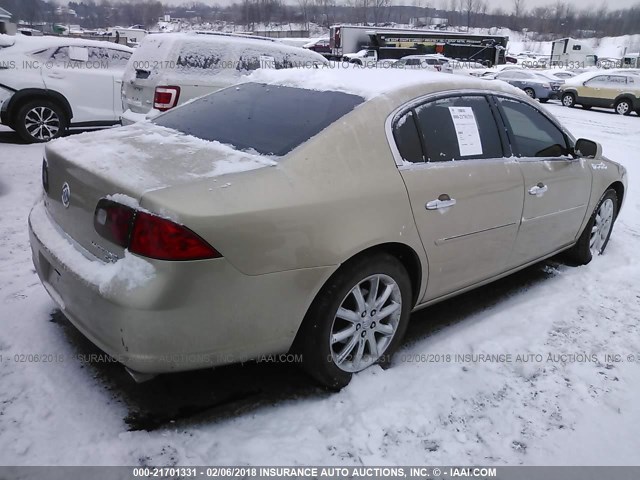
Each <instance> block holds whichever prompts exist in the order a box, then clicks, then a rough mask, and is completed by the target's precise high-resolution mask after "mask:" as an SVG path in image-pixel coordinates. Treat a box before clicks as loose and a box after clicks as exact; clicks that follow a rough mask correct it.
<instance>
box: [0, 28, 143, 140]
mask: <svg viewBox="0 0 640 480" xmlns="http://www.w3.org/2000/svg"><path fill="white" fill-rule="evenodd" d="M8 38H10V41H5V42H2V43H0V105H1V106H0V120H1V121H2V123H3V124H5V125H7V126H9V127H11V128H12V129H13V130H15V131H16V132H17V133H18V134H19V135H20V137H22V139H24V140H25V141H26V142H29V143H36V142H46V141H48V140H51V139H53V138H56V137H59V136H60V135H62V134H64V133H65V132H66V131H67V130H68V129H71V128H97V127H105V126H109V125H115V124H117V123H119V121H120V115H121V113H122V102H121V100H120V90H121V84H122V75H123V74H124V70H125V66H126V64H127V62H128V60H129V58H130V57H131V55H132V53H133V49H131V48H129V47H126V46H124V45H117V44H113V43H108V42H100V41H91V40H80V39H72V38H65V37H48V36H44V37H25V36H21V35H17V36H16V37H7V36H5V40H6V39H8Z"/></svg>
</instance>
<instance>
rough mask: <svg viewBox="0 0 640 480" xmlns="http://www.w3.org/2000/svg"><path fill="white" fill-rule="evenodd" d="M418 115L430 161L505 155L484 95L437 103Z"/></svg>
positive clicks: (444, 100)
mask: <svg viewBox="0 0 640 480" xmlns="http://www.w3.org/2000/svg"><path fill="white" fill-rule="evenodd" d="M415 112H416V119H417V121H418V127H419V130H420V132H421V134H422V140H423V144H424V147H425V150H426V152H425V153H426V157H427V161H428V162H446V161H450V160H466V159H478V158H500V157H502V156H503V152H502V144H501V142H500V134H499V133H498V127H497V126H496V122H495V119H494V117H493V112H492V111H491V107H490V106H489V102H488V101H487V99H486V98H485V97H484V96H464V97H449V98H444V99H441V100H435V101H432V102H429V103H426V104H424V105H421V106H419V107H417V108H416V109H415Z"/></svg>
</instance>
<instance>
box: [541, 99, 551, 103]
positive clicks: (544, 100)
mask: <svg viewBox="0 0 640 480" xmlns="http://www.w3.org/2000/svg"><path fill="white" fill-rule="evenodd" d="M548 101H549V99H548V98H541V99H540V103H547V102H548Z"/></svg>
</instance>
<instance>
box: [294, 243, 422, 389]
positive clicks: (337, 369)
mask: <svg viewBox="0 0 640 480" xmlns="http://www.w3.org/2000/svg"><path fill="white" fill-rule="evenodd" d="M411 292H412V287H411V282H410V280H409V275H408V274H407V271H406V269H405V268H404V266H403V265H402V264H401V263H400V262H399V261H398V260H397V259H396V258H395V257H393V256H391V255H388V254H376V255H374V256H365V257H361V258H357V259H355V260H353V261H351V262H348V263H346V264H345V265H343V267H342V268H341V269H340V270H339V271H338V272H337V273H336V274H334V276H333V277H331V279H330V280H329V281H328V282H327V284H326V285H325V286H324V287H323V289H322V290H321V291H320V293H319V294H318V297H316V299H315V300H314V302H313V304H312V306H311V308H310V309H309V312H308V313H307V315H306V317H305V319H304V322H303V325H302V327H301V329H300V332H298V338H297V339H296V343H297V344H298V345H299V346H300V350H301V353H302V365H303V368H304V369H305V370H306V371H307V373H309V374H310V375H311V376H312V377H314V378H315V379H316V380H317V381H318V382H319V383H320V384H322V385H323V386H325V387H327V388H330V389H332V390H339V389H341V388H343V387H345V386H346V385H347V384H348V383H349V382H350V380H351V376H352V374H354V373H356V372H360V371H362V370H364V369H366V368H367V367H369V366H371V365H373V364H375V363H378V364H382V365H385V364H388V363H390V359H391V357H390V356H391V355H392V353H393V351H394V350H395V349H396V348H397V347H398V345H399V344H400V342H401V341H402V337H403V336H404V333H405V331H406V328H407V324H408V320H409V314H410V312H411V298H412V296H411Z"/></svg>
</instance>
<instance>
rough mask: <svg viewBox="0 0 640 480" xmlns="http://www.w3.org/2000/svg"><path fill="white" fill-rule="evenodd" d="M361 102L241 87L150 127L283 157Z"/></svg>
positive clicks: (313, 92)
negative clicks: (164, 128) (163, 128)
mask: <svg viewBox="0 0 640 480" xmlns="http://www.w3.org/2000/svg"><path fill="white" fill-rule="evenodd" d="M363 101H364V99H363V98H362V97H359V96H357V95H350V94H347V93H341V92H333V91H317V90H305V89H301V88H292V87H282V86H278V85H263V84H257V83H245V84H240V85H238V86H235V87H231V88H226V89H224V90H220V91H218V92H215V93H212V94H210V95H207V96H205V97H202V98H199V99H197V100H195V101H193V102H191V103H188V104H186V105H184V106H182V107H178V108H176V109H174V110H171V111H169V112H167V113H166V114H164V115H161V116H160V117H158V118H157V119H156V120H155V123H157V124H158V125H161V126H163V127H168V128H173V129H175V130H178V131H180V132H183V133H185V134H187V135H193V136H195V137H198V138H201V139H203V140H208V141H218V142H220V143H224V144H227V145H232V146H233V147H235V148H236V149H238V150H250V151H255V152H258V153H260V154H263V155H276V156H282V155H286V154H287V153H289V152H290V151H291V150H293V149H294V148H296V147H297V146H298V145H301V144H302V143H304V142H306V141H307V140H309V139H310V138H311V137H313V136H314V135H316V134H318V133H319V132H321V131H322V130H324V129H325V128H326V127H328V126H329V125H331V124H332V123H334V122H335V121H336V120H338V119H339V118H341V117H342V116H344V115H346V114H347V113H349V112H350V111H351V110H353V109H354V108H355V107H356V106H357V105H359V104H361V103H362V102H363Z"/></svg>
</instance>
